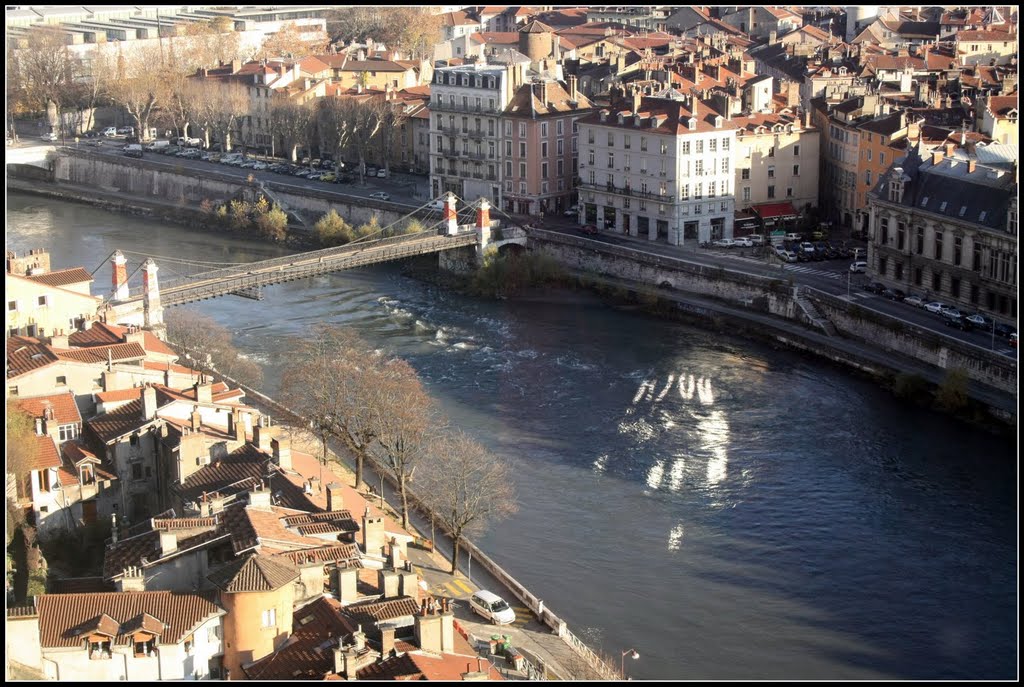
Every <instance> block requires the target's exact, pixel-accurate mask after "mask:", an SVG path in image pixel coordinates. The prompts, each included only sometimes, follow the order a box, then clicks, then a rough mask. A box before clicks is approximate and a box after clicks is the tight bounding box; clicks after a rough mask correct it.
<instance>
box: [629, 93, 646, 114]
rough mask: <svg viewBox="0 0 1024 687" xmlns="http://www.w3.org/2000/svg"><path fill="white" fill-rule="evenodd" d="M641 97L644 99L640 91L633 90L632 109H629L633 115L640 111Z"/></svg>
mask: <svg viewBox="0 0 1024 687" xmlns="http://www.w3.org/2000/svg"><path fill="white" fill-rule="evenodd" d="M643 97H644V94H643V92H642V91H640V89H639V88H637V89H635V90H634V91H633V105H632V108H631V109H632V112H633V114H636V113H637V112H639V111H640V105H641V103H642V102H643Z"/></svg>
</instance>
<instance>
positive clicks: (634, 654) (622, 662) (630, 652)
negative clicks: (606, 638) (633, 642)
mask: <svg viewBox="0 0 1024 687" xmlns="http://www.w3.org/2000/svg"><path fill="white" fill-rule="evenodd" d="M627 654H628V655H629V657H630V658H631V659H633V660H634V661H635V660H637V659H638V658H640V653H639V652H638V651H637V650H636V649H626V650H625V651H623V652H622V657H621V659H619V673H620V674H621V675H622V677H626V655H627Z"/></svg>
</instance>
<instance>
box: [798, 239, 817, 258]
mask: <svg viewBox="0 0 1024 687" xmlns="http://www.w3.org/2000/svg"><path fill="white" fill-rule="evenodd" d="M800 250H802V251H803V252H804V253H807V254H808V255H814V244H813V243H811V242H810V241H804V242H803V243H801V244H800Z"/></svg>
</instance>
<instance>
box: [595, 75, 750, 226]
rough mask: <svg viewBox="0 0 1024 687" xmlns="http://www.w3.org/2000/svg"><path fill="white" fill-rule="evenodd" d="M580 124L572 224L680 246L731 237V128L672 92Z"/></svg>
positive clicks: (618, 105) (627, 100)
mask: <svg viewBox="0 0 1024 687" xmlns="http://www.w3.org/2000/svg"><path fill="white" fill-rule="evenodd" d="M612 102H613V105H612V106H611V107H607V108H602V109H601V110H600V111H598V112H596V113H593V114H591V115H589V116H587V117H584V118H583V119H582V120H580V124H579V129H580V144H579V146H580V162H579V169H580V184H579V189H580V222H581V223H596V224H598V225H599V226H602V227H607V228H610V229H612V230H613V231H616V232H619V233H628V234H629V235H631V236H646V237H647V238H648V239H649V240H651V241H662V242H665V243H668V244H670V245H681V244H684V243H685V242H687V241H710V240H712V239H716V238H723V237H727V238H731V237H732V230H733V216H734V211H735V198H734V184H735V175H734V165H733V154H734V151H735V147H736V131H737V128H738V126H737V124H736V122H735V120H731V119H727V118H726V117H725V116H722V115H720V114H718V113H717V112H715V111H714V110H713V109H711V108H710V107H708V106H707V105H705V104H704V103H703V102H701V101H700V100H699V99H697V98H695V97H693V96H691V95H684V94H681V93H679V92H678V91H675V90H673V89H667V90H665V91H662V92H661V93H659V94H658V95H656V96H654V95H651V96H646V97H645V96H644V94H643V92H642V91H640V90H639V89H633V91H632V93H628V94H627V93H624V92H621V91H619V92H618V93H617V94H614V95H613V101H612Z"/></svg>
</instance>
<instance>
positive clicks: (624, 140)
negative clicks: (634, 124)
mask: <svg viewBox="0 0 1024 687" xmlns="http://www.w3.org/2000/svg"><path fill="white" fill-rule="evenodd" d="M632 140H633V137H632V136H630V135H629V134H625V135H624V136H623V137H622V147H623V148H625V149H626V150H629V149H630V147H631V145H630V142H631V141H632Z"/></svg>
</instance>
